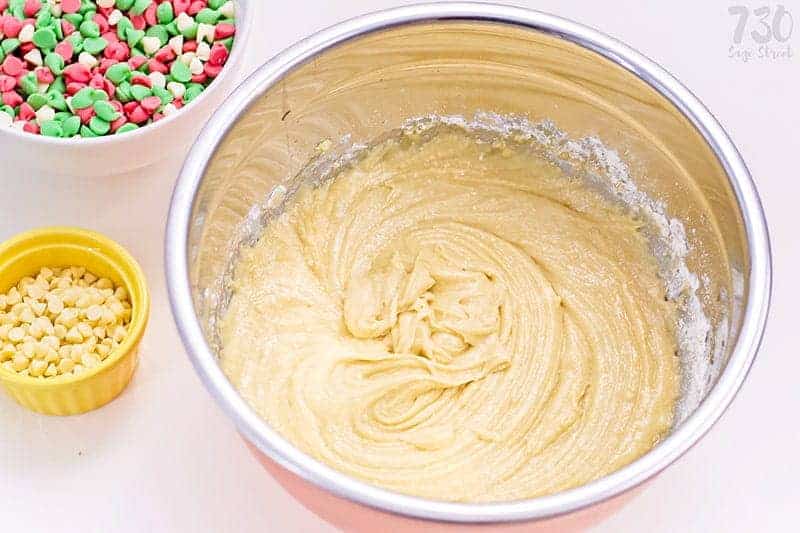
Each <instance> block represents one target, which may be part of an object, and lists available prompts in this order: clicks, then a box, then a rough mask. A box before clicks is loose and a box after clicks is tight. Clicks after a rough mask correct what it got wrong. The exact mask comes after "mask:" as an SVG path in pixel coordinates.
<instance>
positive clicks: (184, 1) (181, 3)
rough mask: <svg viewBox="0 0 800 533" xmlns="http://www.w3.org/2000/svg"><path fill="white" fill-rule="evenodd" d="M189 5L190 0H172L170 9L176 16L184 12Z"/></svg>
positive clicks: (190, 3)
mask: <svg viewBox="0 0 800 533" xmlns="http://www.w3.org/2000/svg"><path fill="white" fill-rule="evenodd" d="M190 5H192V1H191V0H172V10H173V11H174V12H175V15H176V16H177V15H180V14H181V13H185V12H186V10H187V9H189V6H190Z"/></svg>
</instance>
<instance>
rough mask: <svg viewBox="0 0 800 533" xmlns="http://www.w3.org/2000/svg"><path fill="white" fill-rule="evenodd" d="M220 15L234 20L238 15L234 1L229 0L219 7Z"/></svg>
mask: <svg viewBox="0 0 800 533" xmlns="http://www.w3.org/2000/svg"><path fill="white" fill-rule="evenodd" d="M219 14H220V15H222V16H223V17H225V18H229V19H230V18H233V17H234V16H235V15H236V6H235V5H234V4H233V1H232V0H228V1H227V2H225V3H224V4H222V5H221V6H220V7H219Z"/></svg>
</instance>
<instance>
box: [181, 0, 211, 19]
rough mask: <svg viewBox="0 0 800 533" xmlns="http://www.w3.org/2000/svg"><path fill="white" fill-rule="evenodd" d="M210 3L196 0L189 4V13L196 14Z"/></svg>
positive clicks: (187, 11) (187, 12)
mask: <svg viewBox="0 0 800 533" xmlns="http://www.w3.org/2000/svg"><path fill="white" fill-rule="evenodd" d="M207 5H208V4H207V3H206V2H205V1H204V0H194V2H192V3H191V4H189V9H187V10H186V14H187V15H191V16H195V15H197V14H198V13H200V11H202V10H203V9H205V7H206V6H207Z"/></svg>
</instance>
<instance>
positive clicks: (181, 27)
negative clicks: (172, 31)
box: [175, 12, 199, 40]
mask: <svg viewBox="0 0 800 533" xmlns="http://www.w3.org/2000/svg"><path fill="white" fill-rule="evenodd" d="M192 25H194V19H192V17H190V16H189V15H187V14H186V12H183V13H181V14H180V15H178V16H177V17H176V18H175V27H176V28H178V31H179V32H181V33H183V32H184V31H186V30H188V29H189V28H191V27H192ZM198 31H199V29H198ZM198 40H199V37H198Z"/></svg>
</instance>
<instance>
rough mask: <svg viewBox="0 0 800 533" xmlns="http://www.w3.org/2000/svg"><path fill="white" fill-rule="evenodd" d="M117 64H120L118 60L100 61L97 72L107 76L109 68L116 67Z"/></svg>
mask: <svg viewBox="0 0 800 533" xmlns="http://www.w3.org/2000/svg"><path fill="white" fill-rule="evenodd" d="M117 63H119V61H117V60H116V59H108V58H103V59H101V60H100V65H99V66H98V67H97V71H98V72H100V73H102V74H105V73H106V71H107V70H108V67H110V66H111V65H116V64H117Z"/></svg>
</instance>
